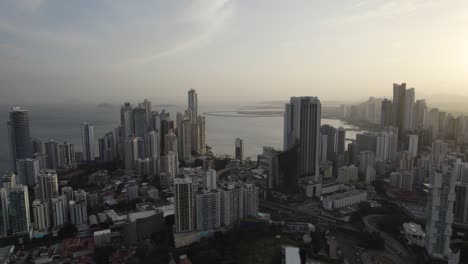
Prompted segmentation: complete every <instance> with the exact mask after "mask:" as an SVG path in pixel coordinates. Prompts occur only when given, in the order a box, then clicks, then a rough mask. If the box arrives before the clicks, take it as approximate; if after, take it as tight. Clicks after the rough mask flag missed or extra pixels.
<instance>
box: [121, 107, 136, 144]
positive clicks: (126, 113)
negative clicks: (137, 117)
mask: <svg viewBox="0 0 468 264" xmlns="http://www.w3.org/2000/svg"><path fill="white" fill-rule="evenodd" d="M120 127H121V128H122V137H123V138H122V141H125V140H126V139H128V138H129V137H130V136H132V135H133V134H134V133H135V129H134V123H133V109H132V105H131V104H130V103H128V102H126V103H125V104H124V106H122V108H120Z"/></svg>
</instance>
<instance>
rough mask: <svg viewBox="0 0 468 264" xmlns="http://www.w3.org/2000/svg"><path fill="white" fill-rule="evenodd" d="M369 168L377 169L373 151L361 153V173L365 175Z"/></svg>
mask: <svg viewBox="0 0 468 264" xmlns="http://www.w3.org/2000/svg"><path fill="white" fill-rule="evenodd" d="M368 167H372V168H374V167H375V153H374V152H372V151H361V153H359V173H360V174H361V175H365V174H366V169H367V168H368Z"/></svg>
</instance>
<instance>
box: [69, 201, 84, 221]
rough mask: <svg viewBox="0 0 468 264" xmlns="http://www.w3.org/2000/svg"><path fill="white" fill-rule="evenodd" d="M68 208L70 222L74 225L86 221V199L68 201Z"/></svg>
mask: <svg viewBox="0 0 468 264" xmlns="http://www.w3.org/2000/svg"><path fill="white" fill-rule="evenodd" d="M68 208H69V210H70V222H71V223H72V224H74V225H80V224H84V223H86V222H87V221H88V212H87V209H86V201H84V200H79V201H73V200H71V201H70V202H68Z"/></svg>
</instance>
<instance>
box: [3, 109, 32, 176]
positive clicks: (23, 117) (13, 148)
mask: <svg viewBox="0 0 468 264" xmlns="http://www.w3.org/2000/svg"><path fill="white" fill-rule="evenodd" d="M7 126H8V135H9V138H10V158H11V167H12V168H13V169H14V171H15V172H16V160H17V159H27V158H31V157H32V142H31V136H30V131H29V117H28V111H27V110H23V109H21V108H20V107H19V106H13V107H12V109H11V112H10V119H9V120H8V124H7Z"/></svg>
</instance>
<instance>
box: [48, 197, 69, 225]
mask: <svg viewBox="0 0 468 264" xmlns="http://www.w3.org/2000/svg"><path fill="white" fill-rule="evenodd" d="M50 204H51V210H52V225H53V226H54V227H59V226H63V225H64V224H65V223H66V222H68V212H67V204H68V201H67V198H66V197H65V196H64V195H62V196H59V197H56V198H52V199H51V202H50Z"/></svg>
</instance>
